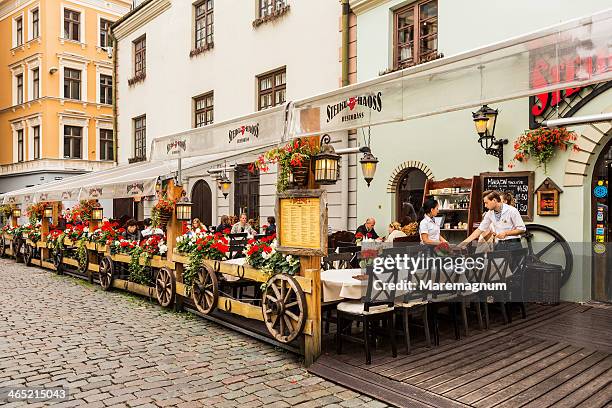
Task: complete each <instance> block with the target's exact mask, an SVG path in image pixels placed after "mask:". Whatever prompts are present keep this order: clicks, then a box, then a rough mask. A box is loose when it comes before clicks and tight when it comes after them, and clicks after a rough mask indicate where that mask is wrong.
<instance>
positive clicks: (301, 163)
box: [249, 139, 319, 192]
mask: <svg viewBox="0 0 612 408" xmlns="http://www.w3.org/2000/svg"><path fill="white" fill-rule="evenodd" d="M317 153H319V146H318V145H317V144H316V143H315V141H314V139H296V140H293V141H291V142H289V143H287V144H286V145H285V146H279V147H275V148H273V149H271V150H268V151H267V152H265V153H264V154H262V155H261V156H259V157H258V159H257V160H256V161H255V162H254V163H251V165H250V166H249V171H251V172H252V173H254V172H255V170H256V169H257V170H261V171H263V172H264V173H265V172H268V171H269V170H270V167H269V165H270V164H277V165H278V179H277V182H276V190H277V191H278V192H283V191H285V190H286V189H287V188H288V187H289V183H290V181H289V179H290V177H291V178H293V183H295V184H296V185H298V186H304V185H306V183H307V182H308V174H309V172H310V162H311V158H312V157H313V156H315V155H316V154H317Z"/></svg>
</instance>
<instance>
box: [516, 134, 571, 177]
mask: <svg viewBox="0 0 612 408" xmlns="http://www.w3.org/2000/svg"><path fill="white" fill-rule="evenodd" d="M576 140H577V137H576V133H574V132H573V131H569V130H567V129H566V128H555V129H549V128H546V127H541V128H538V129H534V130H526V131H525V133H523V134H522V135H521V136H519V138H518V139H517V140H516V142H514V158H513V159H512V161H511V162H510V163H508V167H509V168H513V167H514V166H515V162H516V161H519V162H527V161H528V160H529V159H530V158H534V159H535V161H536V163H537V165H538V167H540V166H544V173H546V166H547V165H548V163H549V162H550V161H551V160H552V159H553V157H554V156H555V154H556V153H557V151H558V150H562V151H566V150H567V149H568V148H573V149H574V150H579V149H578V146H577V145H576Z"/></svg>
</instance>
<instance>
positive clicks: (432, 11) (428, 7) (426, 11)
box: [419, 0, 438, 20]
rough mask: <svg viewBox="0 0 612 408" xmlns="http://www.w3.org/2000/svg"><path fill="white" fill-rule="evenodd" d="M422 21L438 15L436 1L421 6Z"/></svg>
mask: <svg viewBox="0 0 612 408" xmlns="http://www.w3.org/2000/svg"><path fill="white" fill-rule="evenodd" d="M419 13H420V19H421V20H427V19H429V18H432V17H436V16H437V15H438V2H437V1H436V0H433V1H430V2H427V3H425V4H421V8H420V11H419Z"/></svg>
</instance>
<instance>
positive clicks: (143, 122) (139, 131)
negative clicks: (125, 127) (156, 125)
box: [132, 115, 147, 161]
mask: <svg viewBox="0 0 612 408" xmlns="http://www.w3.org/2000/svg"><path fill="white" fill-rule="evenodd" d="M132 121H133V122H134V159H136V160H141V161H144V160H146V158H147V117H146V115H143V116H139V117H137V118H134V119H132Z"/></svg>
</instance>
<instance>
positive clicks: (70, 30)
mask: <svg viewBox="0 0 612 408" xmlns="http://www.w3.org/2000/svg"><path fill="white" fill-rule="evenodd" d="M80 31H81V13H79V12H78V11H73V10H69V9H64V38H67V39H69V40H73V41H81V32H80Z"/></svg>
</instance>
